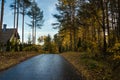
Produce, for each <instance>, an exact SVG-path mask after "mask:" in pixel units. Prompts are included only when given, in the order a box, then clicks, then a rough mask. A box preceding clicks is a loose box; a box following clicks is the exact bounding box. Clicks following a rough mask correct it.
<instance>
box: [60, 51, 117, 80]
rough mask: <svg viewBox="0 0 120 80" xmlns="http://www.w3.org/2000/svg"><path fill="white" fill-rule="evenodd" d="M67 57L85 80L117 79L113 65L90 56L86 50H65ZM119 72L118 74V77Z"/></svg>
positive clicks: (63, 54) (64, 55)
mask: <svg viewBox="0 0 120 80" xmlns="http://www.w3.org/2000/svg"><path fill="white" fill-rule="evenodd" d="M61 55H62V56H63V57H64V58H65V59H67V60H68V61H69V62H70V63H71V64H72V65H73V66H74V67H75V68H76V69H77V70H78V71H79V73H80V74H82V76H83V77H84V78H85V80H117V79H119V78H116V79H115V78H114V77H113V75H114V74H115V73H113V71H112V67H111V66H110V64H109V63H108V62H107V61H105V60H102V59H95V58H93V57H90V56H89V54H88V53H86V52H79V53H78V52H65V53H62V54H61ZM117 76H119V74H116V77H117Z"/></svg>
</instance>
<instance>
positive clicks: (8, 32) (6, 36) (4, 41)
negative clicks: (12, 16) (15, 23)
mask: <svg viewBox="0 0 120 80" xmlns="http://www.w3.org/2000/svg"><path fill="white" fill-rule="evenodd" d="M15 30H16V29H13V28H11V29H6V30H5V31H3V30H2V32H1V35H0V42H1V43H2V44H7V41H8V40H10V38H11V37H12V35H13V34H14V31H15Z"/></svg>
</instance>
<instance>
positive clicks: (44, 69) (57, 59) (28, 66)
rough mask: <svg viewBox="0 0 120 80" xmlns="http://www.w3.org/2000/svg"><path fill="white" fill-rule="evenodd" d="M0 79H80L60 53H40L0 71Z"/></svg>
mask: <svg viewBox="0 0 120 80" xmlns="http://www.w3.org/2000/svg"><path fill="white" fill-rule="evenodd" d="M0 80H81V79H80V77H79V76H78V75H77V74H76V73H75V71H74V70H73V68H72V67H71V65H70V64H69V63H68V62H67V61H66V60H65V59H64V58H63V57H62V56H60V55H57V54H42V55H39V56H36V57H33V58H31V59H29V60H26V61H24V62H22V63H20V64H18V65H16V66H14V67H12V68H10V69H8V70H5V71H2V72H0Z"/></svg>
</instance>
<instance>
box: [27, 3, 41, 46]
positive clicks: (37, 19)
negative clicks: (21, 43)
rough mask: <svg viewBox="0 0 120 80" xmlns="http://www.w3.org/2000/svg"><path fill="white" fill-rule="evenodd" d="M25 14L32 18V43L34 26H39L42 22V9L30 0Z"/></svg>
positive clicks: (34, 32)
mask: <svg viewBox="0 0 120 80" xmlns="http://www.w3.org/2000/svg"><path fill="white" fill-rule="evenodd" d="M27 15H28V16H29V17H30V18H31V19H32V21H31V22H30V24H28V25H29V26H30V27H32V43H33V44H35V43H36V28H41V26H42V24H43V11H41V9H40V8H39V7H38V5H37V3H36V2H32V5H31V8H30V10H29V11H28V13H27Z"/></svg>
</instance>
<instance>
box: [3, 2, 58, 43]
mask: <svg viewBox="0 0 120 80" xmlns="http://www.w3.org/2000/svg"><path fill="white" fill-rule="evenodd" d="M12 1H13V0H6V3H5V13H4V22H3V23H4V24H7V27H8V28H13V10H12V9H10V7H9V6H10V4H11V3H12ZM35 1H36V2H37V4H38V6H39V7H40V8H41V10H43V13H44V20H45V22H44V24H43V26H42V28H41V29H38V30H37V38H38V37H40V36H42V35H48V34H50V35H51V36H53V35H54V34H56V33H57V32H58V30H55V29H53V27H52V25H51V24H52V23H54V22H56V19H55V18H54V17H53V16H52V14H56V13H57V11H56V7H55V4H56V3H57V0H35ZM25 17H26V19H25V23H29V21H30V19H29V18H28V17H27V16H25ZM20 18H21V15H20ZM21 23H22V21H21V19H20V21H19V29H18V30H19V31H18V32H19V34H20V37H21V34H22V30H21V26H22V25H21ZM31 31H32V30H31V28H30V27H28V25H26V24H25V40H24V41H25V42H26V41H27V40H28V35H29V34H30V33H31Z"/></svg>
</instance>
